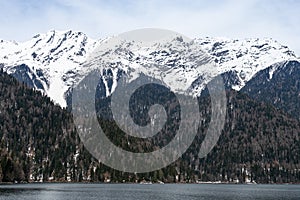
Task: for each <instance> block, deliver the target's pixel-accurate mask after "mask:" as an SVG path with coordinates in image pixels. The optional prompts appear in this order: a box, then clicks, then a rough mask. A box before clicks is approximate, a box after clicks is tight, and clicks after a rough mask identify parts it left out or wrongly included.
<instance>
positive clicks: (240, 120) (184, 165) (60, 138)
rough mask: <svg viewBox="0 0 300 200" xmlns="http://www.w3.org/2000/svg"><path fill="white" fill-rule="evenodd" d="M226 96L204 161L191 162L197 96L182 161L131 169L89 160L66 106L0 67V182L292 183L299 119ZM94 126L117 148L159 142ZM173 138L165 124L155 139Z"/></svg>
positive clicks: (297, 164)
mask: <svg viewBox="0 0 300 200" xmlns="http://www.w3.org/2000/svg"><path fill="white" fill-rule="evenodd" d="M227 96H228V105H227V118H226V124H225V127H224V130H223V133H222V135H221V137H220V138H219V141H218V143H217V145H216V146H215V147H214V149H213V150H212V152H210V153H209V154H208V155H207V156H206V157H205V158H202V159H199V158H198V152H199V148H200V145H201V142H202V141H203V138H204V136H205V133H206V130H207V126H208V123H209V118H210V98H209V97H202V98H200V99H199V106H200V107H199V108H200V111H201V114H202V116H204V119H203V120H202V122H201V127H200V128H199V131H198V134H197V136H196V138H195V140H194V142H193V144H192V145H191V147H190V148H189V149H188V150H187V152H186V153H185V154H184V155H183V156H182V158H180V159H178V160H177V161H176V162H174V163H173V164H171V165H170V166H168V167H166V168H164V169H161V170H158V171H154V172H150V173H145V174H132V173H124V172H120V171H117V170H114V169H111V168H109V167H107V166H105V165H103V164H102V163H100V162H99V161H97V160H96V159H94V158H93V157H92V156H91V154H90V153H89V152H88V151H87V150H86V149H85V148H84V146H83V144H82V143H81V141H80V138H79V136H78V134H77V133H76V129H75V126H74V124H73V120H72V115H71V113H70V112H69V111H68V110H67V109H62V108H61V107H60V106H58V105H55V104H54V103H53V102H52V101H51V100H50V99H49V97H47V96H45V95H43V94H42V93H41V92H39V91H35V90H34V89H30V88H28V87H27V86H26V85H25V84H22V83H19V82H18V81H17V80H16V79H15V78H13V77H12V76H10V75H7V74H6V73H4V72H3V71H1V72H0V139H1V143H0V182H35V181H40V182H41V181H43V182H67V181H70V182H109V181H110V182H140V181H142V180H151V181H153V182H157V181H164V182H171V183H173V182H196V181H222V182H239V183H245V182H251V181H255V182H256V183H300V122H299V121H298V120H296V119H294V118H292V117H291V116H290V115H288V114H286V113H284V112H283V111H281V110H279V109H277V108H275V107H273V106H272V105H269V104H266V103H263V102H257V101H254V100H252V99H251V98H249V97H248V96H247V95H244V94H242V93H239V92H235V91H228V92H227ZM100 123H101V125H102V126H103V127H107V128H108V129H110V130H113V131H111V132H110V135H108V136H109V138H110V139H111V140H113V141H114V143H115V144H117V145H119V146H121V147H123V148H125V149H128V150H132V151H137V150H139V149H143V148H145V146H144V145H147V146H146V147H147V148H148V149H149V150H153V149H155V148H157V147H158V146H160V145H162V144H160V143H154V144H152V146H151V147H148V146H149V145H150V143H149V142H146V143H143V142H142V143H137V145H136V146H130V145H129V146H128V141H127V140H128V138H126V137H124V138H120V137H116V136H117V135H120V134H121V133H119V132H118V131H119V130H118V128H117V127H115V126H116V125H115V124H114V123H113V122H111V121H100ZM173 135H174V130H172V129H168V130H167V131H166V132H165V134H164V135H161V137H165V138H166V139H167V140H168V139H170V138H172V136H173ZM159 139H160V138H158V141H159ZM134 142H135V141H131V144H134ZM139 145H140V146H139ZM153 145H154V146H153ZM155 145H157V146H155Z"/></svg>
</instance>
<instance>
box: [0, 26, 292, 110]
mask: <svg viewBox="0 0 300 200" xmlns="http://www.w3.org/2000/svg"><path fill="white" fill-rule="evenodd" d="M106 40H107V39H99V40H94V39H91V38H89V37H88V36H86V35H85V34H84V33H82V32H74V31H71V30H69V31H55V30H52V31H49V32H47V33H44V34H37V35H35V36H34V37H33V38H32V39H31V40H29V41H26V42H23V43H17V42H7V41H4V40H1V42H0V63H1V65H0V66H2V68H3V69H4V71H6V72H8V73H9V74H12V75H13V76H15V77H16V78H18V79H19V80H21V81H24V82H27V83H28V85H29V86H31V87H33V88H35V89H38V90H41V91H42V92H44V93H45V94H47V95H48V96H49V97H50V98H51V99H53V100H54V101H55V102H56V103H58V104H60V105H61V106H62V107H66V106H67V104H66V92H67V91H68V90H69V89H70V88H71V87H73V86H74V84H76V83H78V81H80V79H81V78H82V77H83V76H85V75H86V74H87V73H88V72H90V71H91V69H90V68H89V67H85V65H83V64H82V63H84V62H85V61H86V60H87V59H88V57H89V55H91V53H92V52H93V51H94V50H95V48H96V47H97V45H99V44H101V43H102V42H103V41H106ZM173 43H176V41H175V42H173ZM177 43H178V44H179V46H178V45H177V46H174V47H173V49H172V48H171V49H168V48H161V49H160V48H156V49H153V51H151V50H150V51H147V50H143V51H141V50H136V51H130V52H129V51H127V50H128V49H126V47H125V46H122V47H120V49H121V50H124V51H123V52H122V51H121V52H120V54H119V55H121V59H120V60H119V62H115V63H113V62H112V64H117V65H120V66H121V68H122V66H123V67H124V66H126V65H131V66H130V67H131V68H130V67H126V69H141V66H145V63H149V62H150V63H151V62H156V61H159V60H160V62H161V63H162V65H164V66H169V69H168V70H169V75H168V74H167V75H165V76H169V77H171V78H168V77H167V78H162V80H163V81H167V82H168V81H169V82H170V83H169V84H171V85H172V84H173V85H175V84H174V81H178V80H179V81H182V80H183V81H184V80H185V82H186V84H187V85H190V86H191V87H190V90H191V91H192V93H193V94H194V95H197V94H199V93H200V92H201V90H202V89H203V88H204V85H203V84H206V83H208V82H209V81H210V80H211V78H212V77H213V76H215V75H216V74H209V75H207V73H206V71H205V70H203V69H198V68H195V67H194V65H195V60H196V58H194V57H193V56H195V55H200V53H199V52H198V50H199V49H201V50H204V52H205V53H206V54H207V55H208V56H209V57H210V58H211V59H213V60H214V64H215V65H216V67H217V69H216V70H215V71H217V74H222V73H226V72H230V71H231V72H232V76H231V79H233V81H232V82H233V83H231V84H230V87H231V88H233V89H235V90H240V89H241V88H242V87H244V86H245V84H246V83H247V82H248V81H249V80H250V79H251V78H252V77H253V76H254V75H255V74H256V73H257V72H259V71H261V70H263V69H265V68H267V67H269V66H270V65H272V64H274V63H277V62H282V61H286V60H297V56H296V55H295V53H294V52H293V51H291V50H290V49H289V48H288V47H287V46H284V45H281V44H280V43H278V42H277V41H275V40H272V39H245V40H234V39H224V38H208V37H207V38H198V39H194V40H192V42H191V43H189V45H190V46H189V48H187V49H186V50H184V49H183V51H185V52H186V53H184V54H180V52H179V53H178V52H177V53H176V50H177V49H178V48H179V47H180V41H177ZM188 51H191V52H192V53H188ZM126 52H128V54H127V53H126ZM130 56H131V57H130ZM141 56H145V59H144V60H143V59H141V58H142V57H141ZM132 58H135V60H130V59H132ZM187 61H188V62H190V63H188V62H187ZM186 63H188V64H186ZM239 63H241V65H240V64H239ZM137 65H140V66H137ZM184 67H187V69H184ZM103 69H105V70H106V72H107V70H108V69H109V67H103ZM110 70H111V71H112V72H111V73H113V70H112V68H110ZM145 70H146V72H148V71H149V69H148V68H145ZM189 70H190V71H189ZM191 70H192V71H191ZM193 70H194V71H193ZM150 72H152V71H150ZM132 73H134V72H132ZM101 75H102V76H103V77H104V76H105V75H106V74H105V73H104V74H101ZM114 76H116V75H114ZM135 76H138V74H135ZM106 84H107V83H106ZM185 89H186V87H185ZM106 90H107V91H109V90H111V88H109V89H108V88H106ZM107 95H108V94H107Z"/></svg>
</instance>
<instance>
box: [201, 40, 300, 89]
mask: <svg viewBox="0 0 300 200" xmlns="http://www.w3.org/2000/svg"><path fill="white" fill-rule="evenodd" d="M196 42H198V43H200V44H201V47H202V48H203V49H204V50H205V51H206V52H208V53H209V54H210V55H212V56H213V57H214V58H215V62H216V63H217V64H218V66H219V72H220V73H226V72H231V73H232V75H231V76H236V77H237V78H238V80H235V84H234V85H232V87H233V89H236V90H240V89H241V88H242V87H244V86H245V84H246V83H247V82H248V81H249V80H250V79H251V78H252V77H253V76H254V75H255V74H256V73H257V72H258V71H260V70H263V69H265V68H267V67H269V66H270V65H272V64H274V63H277V62H282V61H285V60H293V59H296V55H295V53H294V52H293V51H291V50H290V49H289V48H288V47H287V46H283V45H281V44H280V43H278V42H277V41H275V40H272V39H269V38H264V39H258V38H256V39H255V38H252V39H245V40H233V39H226V38H203V39H196Z"/></svg>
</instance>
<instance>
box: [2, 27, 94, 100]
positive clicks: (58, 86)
mask: <svg viewBox="0 0 300 200" xmlns="http://www.w3.org/2000/svg"><path fill="white" fill-rule="evenodd" d="M96 43H97V41H95V40H92V39H90V38H88V37H87V36H86V35H85V34H83V33H81V32H73V31H66V32H64V31H49V32H47V33H45V34H38V35H36V36H34V37H33V38H32V39H31V40H29V41H27V42H24V43H16V42H7V41H3V40H2V41H1V43H0V49H1V50H0V55H1V56H0V63H2V66H3V69H4V71H7V72H8V73H9V74H12V75H13V76H15V77H16V78H18V79H19V80H21V81H24V82H25V83H27V84H28V85H29V86H31V87H33V88H36V89H40V90H41V91H43V92H45V93H46V94H47V95H48V96H50V97H51V98H52V99H53V100H55V102H57V103H59V104H60V105H61V106H66V105H65V100H64V92H65V91H66V90H67V89H68V88H69V87H70V86H71V85H73V83H74V82H75V81H76V76H77V73H78V71H79V70H80V68H79V63H82V62H83V61H84V60H85V59H86V57H87V55H88V54H89V53H90V52H91V51H92V50H93V48H94V46H95V45H96Z"/></svg>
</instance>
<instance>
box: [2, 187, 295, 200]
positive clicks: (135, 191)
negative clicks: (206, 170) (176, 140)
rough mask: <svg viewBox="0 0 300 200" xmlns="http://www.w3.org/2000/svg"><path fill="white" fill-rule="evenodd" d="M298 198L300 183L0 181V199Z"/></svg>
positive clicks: (235, 199) (276, 199) (171, 199)
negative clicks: (35, 182)
mask: <svg viewBox="0 0 300 200" xmlns="http://www.w3.org/2000/svg"><path fill="white" fill-rule="evenodd" d="M19 199H20V200H35V199H36V200H79V199H80V200H81V199H82V200H85V199H107V200H111V199H115V200H116V199H120V200H156V199H158V200H160V199H166V200H179V199H180V200H182V199H183V200H202V199H203V200H204V199H205V200H214V199H218V200H219V199H220V200H227V199H228V200H229V199H230V200H245V199H259V200H266V199H269V200H279V199H284V200H299V199H300V185H259V184H258V185H223V184H214V185H213V184H153V185H140V184H64V183H60V184H19V185H0V200H19Z"/></svg>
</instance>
